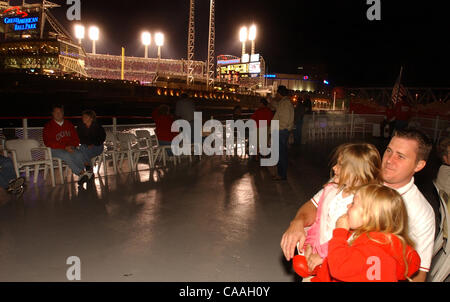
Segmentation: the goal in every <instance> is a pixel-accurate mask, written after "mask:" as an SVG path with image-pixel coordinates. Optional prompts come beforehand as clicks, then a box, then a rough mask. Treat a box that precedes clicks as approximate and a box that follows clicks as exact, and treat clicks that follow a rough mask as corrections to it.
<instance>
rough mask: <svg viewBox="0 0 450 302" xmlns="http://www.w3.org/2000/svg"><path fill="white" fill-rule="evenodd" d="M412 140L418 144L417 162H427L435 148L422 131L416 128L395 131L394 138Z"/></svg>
mask: <svg viewBox="0 0 450 302" xmlns="http://www.w3.org/2000/svg"><path fill="white" fill-rule="evenodd" d="M395 136H396V137H399V138H404V139H411V140H415V141H416V142H417V145H418V146H419V147H418V150H417V159H416V160H417V161H419V160H424V161H427V160H428V157H429V156H430V152H431V148H432V147H433V145H432V143H431V140H430V139H429V138H428V136H427V135H426V134H425V133H423V132H422V131H420V130H418V129H415V128H406V129H397V130H395V131H394V137H395Z"/></svg>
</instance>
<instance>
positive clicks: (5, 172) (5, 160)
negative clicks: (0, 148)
mask: <svg viewBox="0 0 450 302" xmlns="http://www.w3.org/2000/svg"><path fill="white" fill-rule="evenodd" d="M13 179H16V172H15V170H14V164H13V161H12V160H11V158H9V157H4V156H1V155H0V187H2V188H4V189H7V188H8V185H9V182H10V181H11V180H13Z"/></svg>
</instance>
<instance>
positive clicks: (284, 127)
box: [272, 86, 294, 180]
mask: <svg viewBox="0 0 450 302" xmlns="http://www.w3.org/2000/svg"><path fill="white" fill-rule="evenodd" d="M277 93H278V95H279V96H280V97H281V100H280V101H279V102H278V103H277V105H276V109H277V111H276V112H275V115H274V116H273V119H272V120H278V121H279V125H280V128H279V147H280V153H279V154H280V159H279V161H278V166H277V168H278V169H277V170H278V175H277V176H275V177H274V180H286V178H287V168H288V141H289V134H290V132H291V130H292V129H293V128H294V106H293V105H292V103H291V99H290V98H289V90H288V89H287V88H286V87H285V86H278V91H277Z"/></svg>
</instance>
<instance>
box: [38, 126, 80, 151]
mask: <svg viewBox="0 0 450 302" xmlns="http://www.w3.org/2000/svg"><path fill="white" fill-rule="evenodd" d="M43 138H44V144H45V146H47V147H50V148H52V149H65V148H66V147H68V146H72V147H78V145H79V144H80V139H79V138H78V134H77V130H76V129H75V127H74V126H73V124H72V123H71V122H69V121H68V120H64V123H63V124H62V126H60V125H58V123H56V122H55V120H51V121H50V122H48V123H47V124H46V125H45V127H44V133H43Z"/></svg>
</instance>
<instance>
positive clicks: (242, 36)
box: [239, 26, 247, 43]
mask: <svg viewBox="0 0 450 302" xmlns="http://www.w3.org/2000/svg"><path fill="white" fill-rule="evenodd" d="M239 40H240V41H241V42H242V43H245V42H247V27H245V26H243V27H242V28H241V31H240V32H239Z"/></svg>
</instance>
